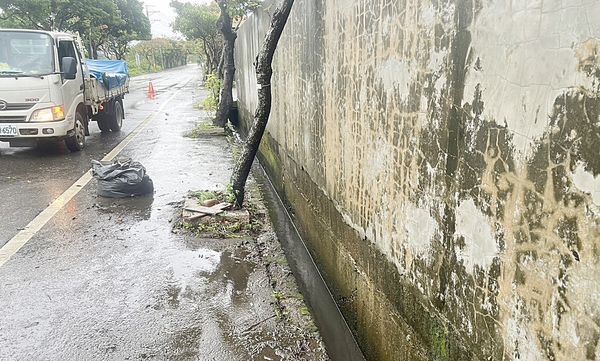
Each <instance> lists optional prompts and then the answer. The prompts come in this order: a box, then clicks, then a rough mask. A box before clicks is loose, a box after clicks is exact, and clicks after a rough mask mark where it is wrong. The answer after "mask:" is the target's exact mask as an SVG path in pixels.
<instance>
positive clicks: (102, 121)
mask: <svg viewBox="0 0 600 361" xmlns="http://www.w3.org/2000/svg"><path fill="white" fill-rule="evenodd" d="M96 122H97V123H98V128H100V131H101V132H102V133H106V132H110V123H109V119H108V117H107V116H106V114H99V115H96Z"/></svg>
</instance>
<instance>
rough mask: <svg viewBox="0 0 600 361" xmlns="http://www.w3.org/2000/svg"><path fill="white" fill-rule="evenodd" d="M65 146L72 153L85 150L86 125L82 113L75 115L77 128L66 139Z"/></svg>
mask: <svg viewBox="0 0 600 361" xmlns="http://www.w3.org/2000/svg"><path fill="white" fill-rule="evenodd" d="M65 144H66V146H67V148H69V150H70V151H71V152H79V151H80V150H82V149H83V148H85V125H84V124H83V116H82V115H81V113H79V112H77V113H75V127H74V128H73V134H72V135H70V136H69V137H68V138H66V139H65Z"/></svg>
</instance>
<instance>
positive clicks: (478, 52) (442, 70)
mask: <svg viewBox="0 0 600 361" xmlns="http://www.w3.org/2000/svg"><path fill="white" fill-rule="evenodd" d="M273 11H274V7H273V5H267V6H266V7H265V8H264V9H263V10H262V11H261V12H259V13H258V14H257V15H255V16H253V17H251V18H250V19H249V20H248V21H247V22H246V23H245V24H244V25H243V27H242V28H241V30H240V34H239V35H240V36H239V39H238V45H237V55H236V56H237V58H236V60H237V67H238V79H237V88H238V94H239V98H240V108H241V113H242V117H243V119H245V120H246V121H250V120H251V118H252V113H253V110H254V108H255V106H256V95H255V86H256V81H255V78H254V70H253V65H252V63H253V61H254V57H255V55H256V52H257V51H258V49H259V44H260V41H261V39H262V37H263V35H264V33H265V31H266V29H267V27H268V24H269V14H271V13H272V12H273ZM599 14H600V0H587V1H586V0H570V1H564V0H563V1H560V0H543V1H542V0H532V1H509V0H464V1H460V0H446V1H435V0H327V1H324V0H296V3H295V5H294V9H293V11H292V15H291V18H290V21H289V22H288V25H287V27H286V29H285V32H284V35H283V37H282V39H281V43H280V47H279V49H278V51H277V54H276V58H275V64H274V70H275V73H274V77H273V84H272V89H273V92H274V105H273V112H272V116H271V120H270V124H269V127H268V133H267V134H266V136H265V141H264V142H263V144H262V146H261V157H262V160H263V163H264V164H265V166H266V167H267V169H268V170H269V172H270V173H271V176H272V177H273V179H274V180H275V183H276V185H277V186H278V188H279V191H280V192H281V194H282V195H283V196H284V198H285V199H286V200H287V201H288V202H289V204H290V205H291V207H292V208H293V211H294V214H295V217H296V219H297V222H298V223H299V225H300V228H301V230H302V232H303V233H304V236H305V237H306V239H307V241H308V243H309V248H310V250H311V252H312V253H313V255H314V256H315V258H316V260H317V262H318V264H319V266H320V268H321V269H322V270H323V272H324V274H325V277H326V279H327V281H328V282H329V284H330V285H331V287H332V289H333V293H334V295H335V297H336V298H337V300H338V302H339V304H340V306H341V309H342V311H343V312H344V314H345V316H346V317H347V318H348V320H349V322H350V325H351V327H352V328H353V330H354V332H355V333H356V335H357V337H358V339H359V342H360V344H361V347H363V349H364V350H365V353H366V354H367V356H368V357H369V358H371V359H374V360H375V359H377V360H421V359H422V360H427V359H429V360H434V359H439V360H475V359H480V360H544V359H549V360H585V359H589V360H594V359H600V345H599V342H598V341H599V339H600V297H599V295H600V292H599V291H600V286H599V285H600V15H599ZM317 307H318V306H317Z"/></svg>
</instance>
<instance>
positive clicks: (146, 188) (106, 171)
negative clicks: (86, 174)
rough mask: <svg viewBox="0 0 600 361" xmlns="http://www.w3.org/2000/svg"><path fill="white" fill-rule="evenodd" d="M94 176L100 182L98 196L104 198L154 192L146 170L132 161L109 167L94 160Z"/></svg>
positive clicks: (118, 162)
mask: <svg viewBox="0 0 600 361" xmlns="http://www.w3.org/2000/svg"><path fill="white" fill-rule="evenodd" d="M92 175H93V176H94V178H96V179H97V180H98V195H99V196H102V197H107V198H125V197H134V196H141V195H145V194H150V193H153V192H154V184H153V183H152V179H150V177H148V175H147V174H146V168H144V166H143V165H142V164H140V163H139V162H134V161H132V160H131V159H129V160H126V161H118V160H117V161H114V162H113V163H112V164H109V165H103V164H102V163H100V162H98V161H96V160H92Z"/></svg>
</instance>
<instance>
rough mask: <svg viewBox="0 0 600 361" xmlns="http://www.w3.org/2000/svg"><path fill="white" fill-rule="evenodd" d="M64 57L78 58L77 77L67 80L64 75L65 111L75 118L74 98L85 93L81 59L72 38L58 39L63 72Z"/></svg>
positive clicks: (71, 117) (69, 116)
mask: <svg viewBox="0 0 600 361" xmlns="http://www.w3.org/2000/svg"><path fill="white" fill-rule="evenodd" d="M64 57H71V58H74V59H76V60H77V77H76V78H75V79H73V80H67V79H64V77H63V86H62V88H63V101H64V102H65V104H64V106H65V112H67V117H68V119H73V115H74V114H75V113H74V112H73V111H74V109H71V107H72V106H77V103H74V100H76V99H77V98H78V96H79V95H80V94H83V78H82V75H81V60H80V59H79V57H78V56H77V51H76V50H75V44H74V43H73V41H72V40H66V39H63V40H59V41H58V64H59V66H60V71H61V72H63V71H64V70H63V68H62V59H63V58H64Z"/></svg>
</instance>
